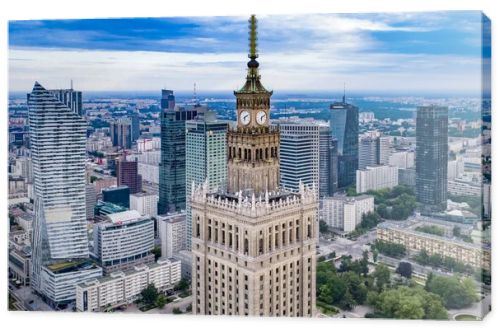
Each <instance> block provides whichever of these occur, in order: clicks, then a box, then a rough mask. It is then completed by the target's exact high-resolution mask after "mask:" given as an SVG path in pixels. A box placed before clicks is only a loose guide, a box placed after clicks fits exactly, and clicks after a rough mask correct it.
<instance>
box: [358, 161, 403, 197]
mask: <svg viewBox="0 0 500 334" xmlns="http://www.w3.org/2000/svg"><path fill="white" fill-rule="evenodd" d="M397 185H398V168H397V167H394V166H368V167H366V168H365V169H358V170H357V171H356V192H357V193H364V192H367V191H368V190H379V189H383V188H392V187H395V186H397Z"/></svg>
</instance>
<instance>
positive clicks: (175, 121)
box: [158, 90, 207, 214]
mask: <svg viewBox="0 0 500 334" xmlns="http://www.w3.org/2000/svg"><path fill="white" fill-rule="evenodd" d="M206 110H207V107H206V106H201V105H198V104H196V105H188V106H185V107H179V106H176V105H175V97H174V92H173V91H171V90H162V96H161V112H160V117H161V161H160V185H159V201H158V214H165V213H167V212H175V211H179V210H183V209H185V208H186V121H189V120H192V119H195V117H196V116H197V115H198V114H201V113H204V112H205V111H206Z"/></svg>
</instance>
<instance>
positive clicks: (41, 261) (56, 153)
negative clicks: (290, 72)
mask: <svg viewBox="0 0 500 334" xmlns="http://www.w3.org/2000/svg"><path fill="white" fill-rule="evenodd" d="M28 111H29V112H28V115H29V123H30V143H31V154H32V165H33V184H34V197H35V209H34V210H35V221H34V224H33V255H32V258H33V269H32V281H31V282H32V287H33V288H34V289H35V290H37V291H38V292H39V293H41V294H44V295H45V296H47V297H48V298H49V300H50V301H51V302H52V303H54V304H60V303H66V302H69V301H71V299H72V298H73V299H74V285H75V284H77V283H78V282H79V281H82V280H85V279H86V275H87V273H88V274H89V275H91V276H94V277H95V275H99V274H100V270H101V268H98V267H97V268H96V267H95V266H93V265H91V264H89V263H86V262H87V261H88V257H89V242H88V237H87V221H86V202H85V150H86V145H85V140H86V131H87V124H86V121H85V119H84V118H83V117H82V116H80V115H79V114H78V113H77V112H78V110H76V109H72V108H70V107H69V106H68V105H67V104H66V103H65V101H61V100H59V99H58V98H57V97H56V95H54V94H53V93H51V92H50V91H48V90H46V89H45V88H43V87H42V86H41V85H40V84H39V83H38V82H36V83H35V85H34V87H33V91H32V92H31V93H30V94H28ZM75 259H81V261H75ZM47 266H48V267H47ZM44 267H46V268H45V269H44ZM60 268H64V271H61V270H60ZM42 271H43V273H44V276H43V277H42ZM63 276H64V277H63ZM56 283H57V284H56ZM54 289H55V290H54ZM60 291H73V294H67V293H59V292H60ZM53 298H54V299H53ZM65 298H68V299H65Z"/></svg>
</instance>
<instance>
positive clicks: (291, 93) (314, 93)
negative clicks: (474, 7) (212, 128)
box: [9, 84, 481, 100]
mask: <svg viewBox="0 0 500 334" xmlns="http://www.w3.org/2000/svg"><path fill="white" fill-rule="evenodd" d="M42 86H43V84H42ZM45 88H47V89H70V86H69V85H68V87H45ZM73 89H74V90H76V91H81V92H82V93H83V96H84V99H85V95H87V96H88V95H92V96H93V97H96V98H99V97H114V96H116V97H124V96H129V97H131V98H132V97H138V96H141V97H157V98H158V99H160V98H161V90H162V89H167V90H173V91H174V95H175V96H177V97H183V98H184V97H193V91H192V90H191V91H188V90H175V89H172V88H160V89H158V90H116V91H113V90H109V91H108V90H81V89H78V87H74V88H73ZM30 91H31V90H29V91H9V99H11V98H13V96H22V95H26V94H27V93H29V92H30ZM216 95H218V96H219V97H220V98H224V97H227V98H233V97H234V95H233V92H232V91H226V90H203V91H200V90H197V91H196V96H197V97H198V98H201V99H203V98H213V97H214V96H216ZM342 96H343V91H326V90H308V91H299V90H282V91H279V92H276V91H275V92H274V94H273V96H272V97H271V100H273V99H277V98H287V97H288V98H301V97H303V98H321V99H329V100H330V99H331V100H341V99H342ZM366 97H413V98H455V97H462V98H476V97H477V98H480V97H481V95H480V93H476V94H474V93H472V92H460V91H455V92H444V91H443V92H436V91H433V92H429V91H422V92H403V91H401V92H381V91H352V92H348V91H346V98H347V99H350V98H366Z"/></svg>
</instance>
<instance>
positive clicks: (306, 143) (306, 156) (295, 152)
mask: <svg viewBox="0 0 500 334" xmlns="http://www.w3.org/2000/svg"><path fill="white" fill-rule="evenodd" d="M276 124H277V126H278V128H279V131H280V156H279V157H280V175H281V186H282V187H284V188H285V189H290V190H293V191H298V189H299V182H300V181H302V182H303V183H304V184H305V185H308V186H312V185H313V184H314V185H315V187H316V189H317V190H318V191H319V187H318V185H319V158H320V154H319V152H320V140H319V137H320V124H319V123H318V122H317V121H315V120H313V119H304V118H286V119H279V120H277V121H276Z"/></svg>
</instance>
